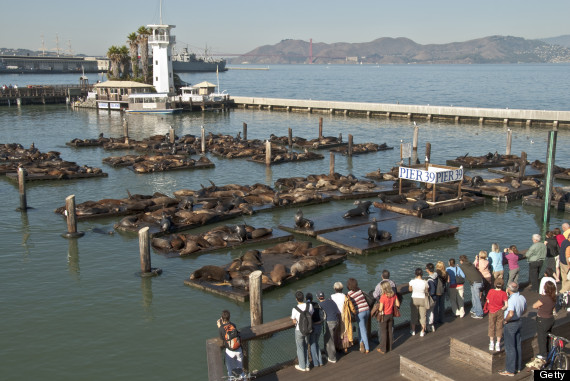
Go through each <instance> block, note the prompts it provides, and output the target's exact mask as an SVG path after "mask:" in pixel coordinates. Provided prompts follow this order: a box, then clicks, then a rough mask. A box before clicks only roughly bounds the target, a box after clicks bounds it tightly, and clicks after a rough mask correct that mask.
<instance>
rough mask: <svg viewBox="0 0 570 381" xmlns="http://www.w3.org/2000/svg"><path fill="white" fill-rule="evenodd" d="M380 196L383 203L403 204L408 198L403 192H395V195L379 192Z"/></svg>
mask: <svg viewBox="0 0 570 381" xmlns="http://www.w3.org/2000/svg"><path fill="white" fill-rule="evenodd" d="M378 197H379V198H380V200H382V202H383V203H384V204H388V203H391V204H405V203H407V202H408V199H407V197H406V196H405V195H403V194H396V195H387V194H384V193H382V194H380V196H378Z"/></svg>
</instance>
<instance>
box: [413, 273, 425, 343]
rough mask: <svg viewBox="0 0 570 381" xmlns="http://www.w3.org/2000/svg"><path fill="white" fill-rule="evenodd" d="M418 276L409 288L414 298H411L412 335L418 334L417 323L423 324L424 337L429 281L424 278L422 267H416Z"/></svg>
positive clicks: (423, 332)
mask: <svg viewBox="0 0 570 381" xmlns="http://www.w3.org/2000/svg"><path fill="white" fill-rule="evenodd" d="M415 274H416V277H415V278H414V279H412V280H411V281H410V283H409V287H408V289H409V290H410V291H411V292H412V298H411V300H410V312H411V315H412V316H411V319H410V320H411V321H410V326H411V331H410V333H411V335H412V336H414V335H415V334H416V324H418V322H419V324H420V325H421V326H422V331H421V332H420V336H421V337H423V336H424V335H425V332H426V299H425V298H426V292H427V282H426V281H425V280H423V279H422V276H423V275H424V273H423V271H422V269H421V268H419V267H418V268H417V269H416V272H415Z"/></svg>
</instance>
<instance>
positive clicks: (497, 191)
mask: <svg viewBox="0 0 570 381" xmlns="http://www.w3.org/2000/svg"><path fill="white" fill-rule="evenodd" d="M537 189H538V187H532V186H529V185H524V184H521V185H520V187H519V188H513V186H512V185H511V184H508V183H500V184H495V185H481V186H480V187H472V186H470V185H465V184H463V185H462V186H461V191H462V192H470V193H473V194H474V195H477V196H486V197H492V198H493V199H494V200H497V201H500V202H509V201H513V200H518V199H520V198H522V197H523V196H527V195H529V194H532V192H534V191H536V190H537Z"/></svg>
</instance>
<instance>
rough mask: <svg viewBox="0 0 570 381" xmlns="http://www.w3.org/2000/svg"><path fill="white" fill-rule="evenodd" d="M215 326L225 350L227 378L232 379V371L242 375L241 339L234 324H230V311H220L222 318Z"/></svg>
mask: <svg viewBox="0 0 570 381" xmlns="http://www.w3.org/2000/svg"><path fill="white" fill-rule="evenodd" d="M217 325H218V332H219V333H220V338H221V339H222V341H223V342H224V346H225V348H226V369H227V370H228V377H232V376H233V372H234V371H236V372H238V373H241V375H243V374H244V371H243V351H242V349H241V339H240V336H239V331H238V330H237V328H236V326H235V324H234V323H232V322H230V311H228V310H223V311H222V317H221V318H219V319H218V321H217Z"/></svg>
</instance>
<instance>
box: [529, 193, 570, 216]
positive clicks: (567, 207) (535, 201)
mask: <svg viewBox="0 0 570 381" xmlns="http://www.w3.org/2000/svg"><path fill="white" fill-rule="evenodd" d="M522 203H523V205H529V206H535V207H537V208H544V200H543V199H542V198H538V197H536V195H529V196H524V197H523V201H522ZM550 206H551V207H552V208H554V209H556V210H559V211H561V212H565V213H570V203H568V202H563V201H562V200H560V201H556V200H552V201H551V202H550Z"/></svg>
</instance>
